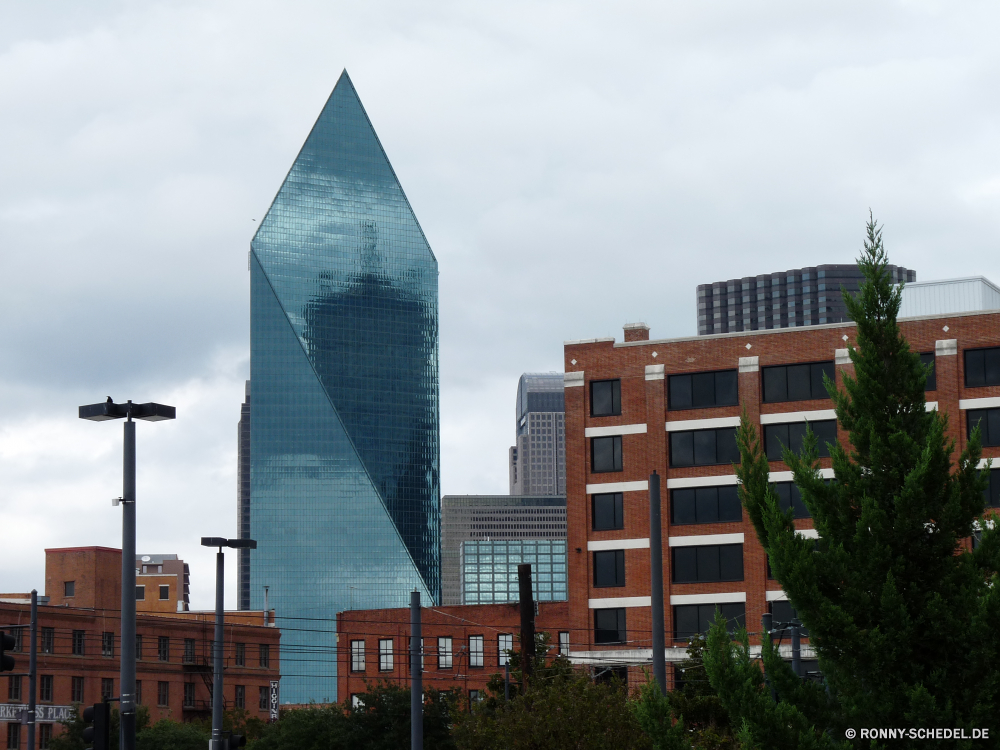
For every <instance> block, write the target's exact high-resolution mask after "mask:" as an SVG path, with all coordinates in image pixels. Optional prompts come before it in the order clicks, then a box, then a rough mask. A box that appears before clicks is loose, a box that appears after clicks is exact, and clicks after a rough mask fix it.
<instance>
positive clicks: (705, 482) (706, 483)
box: [667, 474, 739, 490]
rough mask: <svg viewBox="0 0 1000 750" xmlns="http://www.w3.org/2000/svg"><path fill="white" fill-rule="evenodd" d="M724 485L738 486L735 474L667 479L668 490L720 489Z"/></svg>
mask: <svg viewBox="0 0 1000 750" xmlns="http://www.w3.org/2000/svg"><path fill="white" fill-rule="evenodd" d="M726 484H739V480H738V479H737V478H736V475H735V474H721V475H719V476H717V477H677V478H676V479H670V478H667V489H668V490H679V489H683V488H685V487H721V486H722V485H726Z"/></svg>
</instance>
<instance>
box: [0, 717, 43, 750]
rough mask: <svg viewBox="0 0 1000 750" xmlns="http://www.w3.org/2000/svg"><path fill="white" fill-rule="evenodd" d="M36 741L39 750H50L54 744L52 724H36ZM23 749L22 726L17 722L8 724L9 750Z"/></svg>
mask: <svg viewBox="0 0 1000 750" xmlns="http://www.w3.org/2000/svg"><path fill="white" fill-rule="evenodd" d="M35 728H36V730H37V735H36V739H37V740H38V750H48V748H49V747H51V745H50V744H49V743H51V742H52V724H36V725H35ZM20 747H21V725H20V724H18V723H16V722H10V723H9V724H7V748H8V750H19V748H20Z"/></svg>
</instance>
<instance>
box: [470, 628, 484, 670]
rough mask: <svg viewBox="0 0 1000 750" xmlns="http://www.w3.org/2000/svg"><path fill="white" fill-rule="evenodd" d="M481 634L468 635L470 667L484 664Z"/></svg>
mask: <svg viewBox="0 0 1000 750" xmlns="http://www.w3.org/2000/svg"><path fill="white" fill-rule="evenodd" d="M483 643H484V641H483V636H481V635H470V636H469V666H470V667H482V666H485V663H484V658H483V649H484V646H483Z"/></svg>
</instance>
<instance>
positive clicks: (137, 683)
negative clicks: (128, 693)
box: [135, 680, 142, 703]
mask: <svg viewBox="0 0 1000 750" xmlns="http://www.w3.org/2000/svg"><path fill="white" fill-rule="evenodd" d="M135 702H136V703H142V680H136V681H135Z"/></svg>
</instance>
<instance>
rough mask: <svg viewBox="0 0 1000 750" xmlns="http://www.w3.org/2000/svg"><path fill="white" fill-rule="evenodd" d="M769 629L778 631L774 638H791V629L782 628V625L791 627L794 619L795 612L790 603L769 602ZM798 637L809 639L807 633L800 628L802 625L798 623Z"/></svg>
mask: <svg viewBox="0 0 1000 750" xmlns="http://www.w3.org/2000/svg"><path fill="white" fill-rule="evenodd" d="M770 604H771V627H772V628H774V629H775V630H778V631H779V632H778V633H775V634H774V637H775V638H779V637H784V638H791V637H792V629H791V628H790V627H787V628H785V627H783V626H784V625H786V624H787V625H791V622H792V620H793V619H795V610H794V609H793V608H792V603H791V602H789V601H783V602H771V603H770ZM799 635H800V636H802V637H803V638H808V637H809V631H808V630H806V629H805V628H804V627H802V623H801V622H800V623H799Z"/></svg>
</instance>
